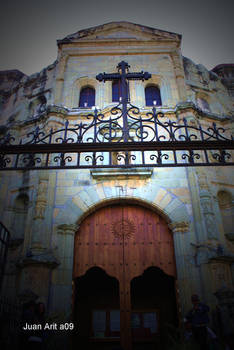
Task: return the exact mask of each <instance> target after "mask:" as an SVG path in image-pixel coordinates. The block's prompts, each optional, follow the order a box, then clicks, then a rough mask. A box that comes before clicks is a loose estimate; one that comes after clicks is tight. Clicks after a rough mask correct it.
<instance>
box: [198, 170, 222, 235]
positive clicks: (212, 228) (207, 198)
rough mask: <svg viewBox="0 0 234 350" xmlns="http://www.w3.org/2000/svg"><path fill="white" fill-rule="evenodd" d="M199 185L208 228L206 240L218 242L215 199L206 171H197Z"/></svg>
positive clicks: (203, 213)
mask: <svg viewBox="0 0 234 350" xmlns="http://www.w3.org/2000/svg"><path fill="white" fill-rule="evenodd" d="M196 173H197V180H198V185H199V194H200V204H201V212H202V216H203V221H204V224H205V228H206V237H204V239H205V240H211V241H213V240H218V238H219V237H218V236H219V234H218V230H217V225H216V219H215V214H214V210H213V204H212V202H213V198H212V195H211V194H210V190H209V184H208V178H207V175H206V173H205V171H204V170H196Z"/></svg>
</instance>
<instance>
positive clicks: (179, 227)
mask: <svg viewBox="0 0 234 350" xmlns="http://www.w3.org/2000/svg"><path fill="white" fill-rule="evenodd" d="M169 228H170V229H171V230H172V232H173V233H177V232H180V233H185V232H188V231H189V222H187V221H178V222H172V223H171V224H169Z"/></svg>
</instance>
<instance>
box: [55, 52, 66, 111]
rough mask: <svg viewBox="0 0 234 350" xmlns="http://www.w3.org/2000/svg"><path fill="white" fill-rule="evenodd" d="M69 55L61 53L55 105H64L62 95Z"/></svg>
mask: <svg viewBox="0 0 234 350" xmlns="http://www.w3.org/2000/svg"><path fill="white" fill-rule="evenodd" d="M67 60H68V55H67V54H64V53H63V52H62V53H61V54H60V57H59V63H58V68H57V77H56V85H55V97H54V104H55V105H63V101H62V95H63V86H64V74H65V69H66V65H67Z"/></svg>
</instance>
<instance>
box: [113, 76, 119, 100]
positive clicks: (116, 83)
mask: <svg viewBox="0 0 234 350" xmlns="http://www.w3.org/2000/svg"><path fill="white" fill-rule="evenodd" d="M120 97H121V94H120V79H118V80H114V81H113V83H112V102H119V98H120Z"/></svg>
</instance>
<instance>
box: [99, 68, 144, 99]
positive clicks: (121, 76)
mask: <svg viewBox="0 0 234 350" xmlns="http://www.w3.org/2000/svg"><path fill="white" fill-rule="evenodd" d="M117 68H118V73H109V74H107V73H105V72H104V73H100V74H98V75H97V76H96V79H97V80H98V81H100V82H101V81H104V82H105V81H107V80H120V86H121V92H122V96H121V97H122V102H123V103H124V102H125V101H126V102H127V100H128V84H127V81H128V80H142V81H144V80H148V79H150V78H151V74H150V73H148V72H143V71H141V72H134V73H129V68H130V66H129V64H128V63H127V62H124V61H121V62H120V63H119V64H118V66H117Z"/></svg>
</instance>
